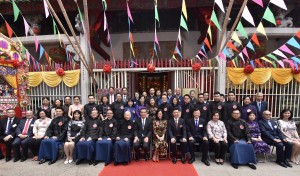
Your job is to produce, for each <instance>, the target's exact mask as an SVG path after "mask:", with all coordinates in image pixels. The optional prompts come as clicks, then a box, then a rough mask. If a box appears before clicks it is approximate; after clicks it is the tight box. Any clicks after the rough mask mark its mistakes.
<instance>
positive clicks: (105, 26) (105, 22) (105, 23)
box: [104, 11, 107, 31]
mask: <svg viewBox="0 0 300 176" xmlns="http://www.w3.org/2000/svg"><path fill="white" fill-rule="evenodd" d="M106 28H107V21H106V15H105V11H104V31H105V30H106Z"/></svg>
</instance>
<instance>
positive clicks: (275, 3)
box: [270, 0, 287, 10]
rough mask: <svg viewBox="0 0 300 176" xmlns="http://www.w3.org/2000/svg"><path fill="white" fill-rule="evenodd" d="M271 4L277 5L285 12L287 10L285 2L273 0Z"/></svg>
mask: <svg viewBox="0 0 300 176" xmlns="http://www.w3.org/2000/svg"><path fill="white" fill-rule="evenodd" d="M270 3H272V4H274V5H276V6H278V7H280V8H282V9H284V10H287V8H286V5H285V3H284V1H283V0H271V1H270Z"/></svg>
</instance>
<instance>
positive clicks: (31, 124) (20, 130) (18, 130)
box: [16, 118, 35, 137]
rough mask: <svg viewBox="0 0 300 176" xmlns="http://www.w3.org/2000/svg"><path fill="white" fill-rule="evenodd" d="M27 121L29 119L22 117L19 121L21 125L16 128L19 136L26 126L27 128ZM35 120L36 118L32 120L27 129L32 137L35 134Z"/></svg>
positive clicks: (28, 134)
mask: <svg viewBox="0 0 300 176" xmlns="http://www.w3.org/2000/svg"><path fill="white" fill-rule="evenodd" d="M26 121H27V119H26V118H25V119H22V120H21V121H20V122H19V125H18V127H17V129H16V136H18V135H19V134H22V132H23V130H24V128H25V124H26ZM34 122H35V118H32V119H31V122H30V124H29V127H28V131H27V136H28V137H32V136H33V125H34Z"/></svg>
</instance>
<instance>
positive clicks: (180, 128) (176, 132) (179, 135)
mask: <svg viewBox="0 0 300 176" xmlns="http://www.w3.org/2000/svg"><path fill="white" fill-rule="evenodd" d="M168 131H169V136H170V147H171V151H172V155H173V158H172V162H173V163H174V164H176V162H177V159H176V157H177V148H176V143H177V142H180V146H181V162H182V163H183V164H185V162H186V160H185V146H186V142H187V140H186V137H187V136H186V127H185V122H184V120H183V119H182V118H180V117H179V109H178V108H174V109H173V118H171V119H170V120H169V123H168Z"/></svg>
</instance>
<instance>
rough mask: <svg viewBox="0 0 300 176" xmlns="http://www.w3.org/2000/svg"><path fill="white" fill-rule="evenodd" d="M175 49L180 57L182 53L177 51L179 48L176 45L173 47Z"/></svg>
mask: <svg viewBox="0 0 300 176" xmlns="http://www.w3.org/2000/svg"><path fill="white" fill-rule="evenodd" d="M175 51H176V53H177V54H178V55H179V56H180V57H181V58H182V54H181V53H180V51H179V49H178V47H177V46H176V47H175Z"/></svg>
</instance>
